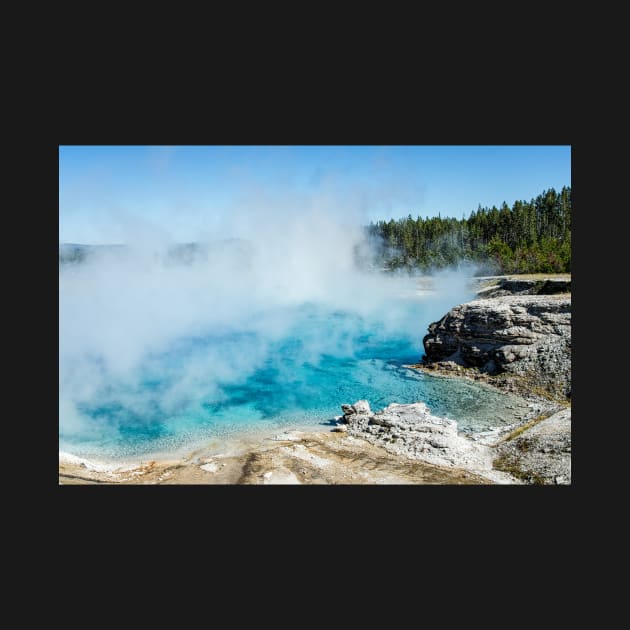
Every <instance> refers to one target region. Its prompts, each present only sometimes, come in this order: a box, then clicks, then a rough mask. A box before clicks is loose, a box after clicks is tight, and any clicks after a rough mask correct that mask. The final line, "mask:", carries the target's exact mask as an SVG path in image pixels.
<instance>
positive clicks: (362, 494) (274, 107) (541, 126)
mask: <svg viewBox="0 0 630 630" xmlns="http://www.w3.org/2000/svg"><path fill="white" fill-rule="evenodd" d="M418 80H419V81H421V79H420V78H419V79H418ZM258 96H260V95H258ZM426 99H428V100H431V95H427V96H426ZM283 105H284V106H280V105H278V102H277V101H274V102H273V103H271V102H269V103H268V102H267V101H266V100H265V99H264V98H253V97H251V98H250V97H248V96H247V95H242V96H241V98H240V100H239V99H236V102H235V101H231V102H229V103H228V102H225V101H222V100H220V99H219V100H218V102H212V103H209V102H208V101H204V100H202V101H200V102H195V103H193V104H191V102H189V101H186V102H185V103H182V104H181V106H180V107H178V108H176V113H175V111H173V110H171V112H170V115H168V116H166V115H164V110H163V109H162V110H160V112H159V115H151V109H150V108H149V107H148V103H147V106H145V105H144V104H140V103H137V102H134V103H131V104H129V103H127V102H125V103H124V104H123V103H118V104H115V106H114V107H113V108H112V109H110V110H109V111H107V110H105V108H104V109H102V110H101V111H99V112H98V113H97V112H95V111H94V110H93V109H92V108H91V107H88V108H86V110H85V111H84V112H83V115H82V116H81V115H79V116H78V118H77V120H75V119H74V118H73V116H71V115H69V116H67V117H66V119H65V120H64V121H63V126H62V127H61V128H59V129H57V130H56V132H55V133H54V134H53V135H54V136H55V138H54V140H53V142H52V144H48V145H46V149H45V156H46V157H45V160H44V163H43V164H42V175H41V178H40V181H41V182H43V181H46V182H48V184H47V185H46V186H41V187H38V190H37V191H36V192H38V193H39V194H40V195H41V198H40V199H39V200H38V201H37V203H38V204H39V207H41V208H45V209H46V210H45V212H43V213H42V214H43V219H42V221H41V223H40V224H39V227H40V229H39V231H38V237H39V240H38V241H37V245H36V247H38V249H39V251H38V252H37V254H36V256H37V257H39V255H40V253H41V254H42V256H41V258H42V259H41V260H39V259H38V258H36V259H37V260H39V261H38V262H37V263H36V265H37V268H38V269H37V274H38V276H40V277H43V278H44V283H43V284H44V290H43V291H42V293H43V294H45V295H47V296H49V298H50V300H49V303H50V304H51V306H52V308H51V311H52V312H51V313H50V315H51V316H50V326H47V327H46V330H47V331H48V333H49V339H48V341H49V345H48V351H47V353H46V355H45V356H46V358H45V360H43V361H42V364H41V365H46V366H47V367H46V368H45V369H44V370H41V371H40V374H42V375H43V376H44V381H45V382H46V386H49V388H48V389H46V400H47V401H48V402H46V403H44V404H43V405H41V406H39V405H38V407H39V408H40V409H42V410H44V411H45V416H47V417H49V416H50V417H55V418H56V415H57V413H56V410H57V401H58V393H57V382H58V379H55V378H54V377H53V375H55V374H57V375H58V292H57V287H58V277H56V276H55V277H53V274H56V273H57V256H58V254H57V245H58V238H57V240H55V236H54V235H55V234H57V237H58V215H57V213H56V212H55V211H54V208H56V207H58V177H57V174H58V146H59V145H60V144H159V145H164V144H369V145H377V144H387V145H393V144H491V145H493V144H563V145H572V168H573V167H574V165H575V160H576V151H575V146H574V145H573V144H572V142H571V139H572V138H571V133H570V132H571V131H572V128H573V127H572V124H571V123H570V121H569V119H568V118H567V117H566V116H565V115H564V113H563V112H561V111H559V109H555V108H550V109H549V111H544V112H542V114H541V111H540V110H536V106H535V105H532V104H531V101H529V100H527V101H526V102H524V103H523V104H522V106H521V107H520V108H518V107H514V103H513V101H510V100H509V99H506V98H503V96H502V95H497V96H496V97H493V98H490V97H488V96H486V97H483V96H481V95H479V94H475V93H469V94H460V93H459V92H458V93H456V94H451V93H449V97H448V98H447V99H436V102H435V107H432V106H429V107H427V106H426V104H425V103H424V102H423V100H422V98H421V99H420V101H419V100H418V99H417V98H415V97H414V98H412V97H411V96H409V97H404V98H400V97H399V98H396V97H394V96H392V99H391V102H390V103H388V104H386V105H385V104H383V102H382V99H380V100H377V101H376V104H375V102H374V99H370V97H369V95H367V94H366V95H364V96H362V97H357V96H356V95H355V96H354V98H347V97H346V95H345V94H338V93H332V92H328V91H327V92H326V93H325V94H324V95H323V96H320V98H319V100H315V99H306V98H305V97H301V98H293V99H291V98H288V99H287V100H286V102H285V103H284V104H283ZM76 113H77V112H76V109H75V110H73V112H72V114H73V115H76ZM577 154H578V155H579V154H580V152H579V151H578V153H577ZM574 198H575V199H576V201H575V209H576V212H575V214H576V215H579V214H580V213H581V212H582V211H583V209H584V207H585V201H584V199H585V193H584V190H583V189H582V187H581V186H580V187H578V195H577V197H574ZM38 216H39V215H38ZM579 224H580V220H579V219H578V226H579ZM44 226H45V227H44ZM578 229H579V228H578ZM573 251H574V254H575V251H576V241H575V237H573ZM574 260H575V255H574ZM42 269H45V271H43V272H42ZM49 274H50V275H49ZM580 284H581V282H580V280H578V292H579V290H580V289H579V286H580ZM55 307H56V308H55ZM40 312H41V311H40ZM47 313H48V311H47ZM47 318H48V315H47ZM419 334H421V332H420V333H419ZM574 367H575V366H574ZM40 369H41V368H40ZM573 390H574V392H575V391H576V388H575V387H574V388H573ZM578 400H579V401H580V402H579V404H580V405H581V404H582V403H583V398H582V397H581V395H580V392H579V391H578ZM50 410H52V413H49V411H50ZM580 415H581V414H580ZM43 423H44V421H42V424H43ZM55 425H56V423H55V422H48V423H47V424H46V427H47V428H48V429H49V430H50V436H49V438H50V439H47V441H46V442H45V443H44V442H43V441H42V445H44V448H43V450H44V455H43V456H42V458H41V459H40V461H45V462H47V465H46V468H45V470H43V471H41V470H38V472H37V475H38V476H39V475H43V476H44V477H45V482H44V485H45V487H46V493H47V494H48V493H50V494H52V496H53V500H54V502H55V503H56V514H57V518H58V519H59V524H60V527H61V529H65V530H66V531H69V532H74V533H77V534H78V532H79V531H80V530H79V528H77V527H76V523H77V522H81V520H82V519H84V518H85V515H86V514H89V519H90V522H91V523H94V524H97V525H99V527H100V529H101V531H102V532H110V533H111V532H112V531H118V530H120V528H121V527H122V526H124V527H125V528H128V527H131V526H133V527H138V526H140V525H141V524H142V523H160V525H161V527H165V528H172V529H170V531H173V532H174V531H177V532H178V535H185V532H186V531H188V532H189V534H190V536H192V537H195V535H198V536H215V535H217V533H218V532H223V533H224V534H225V535H229V534H230V533H233V532H232V529H233V528H236V529H235V531H241V528H242V526H243V523H247V524H248V527H251V528H252V530H256V532H257V533H256V536H257V538H259V539H261V540H262V539H264V537H265V536H270V537H271V539H276V537H277V534H278V533H282V532H290V531H291V530H293V531H299V532H301V531H304V532H306V529H308V530H309V531H310V534H309V537H312V536H316V537H317V536H321V537H323V538H325V539H333V540H337V541H344V540H346V539H347V538H346V537H348V536H351V535H356V536H360V535H361V534H363V535H365V536H367V537H370V536H377V537H378V536H379V532H385V531H390V530H392V529H394V530H396V529H399V531H403V532H406V536H413V535H414V532H416V531H418V532H425V533H426V532H429V531H432V532H436V533H437V532H439V536H440V537H441V538H442V537H444V538H445V539H446V540H451V541H454V540H462V541H465V540H466V539H467V538H469V539H470V541H471V544H474V541H475V539H476V537H477V536H486V539H488V538H489V539H490V540H491V541H492V540H493V538H492V537H493V536H495V535H496V536H498V537H499V538H501V535H502V534H501V532H505V531H509V532H510V534H513V533H515V532H517V531H528V532H535V531H538V530H539V529H541V528H543V529H544V530H545V531H546V532H547V533H549V532H550V530H556V531H558V530H561V529H562V528H564V527H569V526H570V525H569V518H571V508H572V507H574V505H575V496H574V495H575V491H576V488H575V485H576V484H580V483H581V482H582V480H583V479H584V476H585V475H581V474H579V473H578V474H577V475H575V476H574V481H573V485H572V486H569V487H520V486H487V487H484V486H466V487H464V486H384V487H374V486H370V487H362V486H347V487H344V486H325V487H320V486H312V487H298V488H295V487H288V486H287V487H275V488H271V487H266V488H264V489H262V490H261V489H259V488H256V487H248V486H228V487H224V486H172V487H170V486H92V487H90V488H88V487H86V486H63V487H60V486H59V485H58V480H57V478H56V476H55V472H54V470H48V464H50V468H52V467H53V466H55V467H57V466H58V461H57V455H56V449H57V445H58V433H57V427H56V426H55ZM582 456H584V453H582ZM578 470H579V467H578ZM38 481H39V482H40V483H41V481H42V480H41V479H39V480H38ZM94 488H96V489H94ZM132 524H133V525H132ZM110 527H111V529H109V528H110ZM311 540H312V538H311ZM341 544H342V546H343V542H342V543H341Z"/></svg>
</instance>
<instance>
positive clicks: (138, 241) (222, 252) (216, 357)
mask: <svg viewBox="0 0 630 630" xmlns="http://www.w3.org/2000/svg"><path fill="white" fill-rule="evenodd" d="M358 207H359V204H358V203H357V204H355V208H353V206H352V203H351V199H349V198H348V197H345V198H343V199H342V200H341V201H340V199H339V198H337V197H333V196H332V195H330V196H326V195H324V196H321V197H319V198H317V199H315V198H304V197H300V196H298V195H292V196H287V197H284V198H283V199H277V198H271V197H270V196H269V195H268V194H265V192H264V191H260V190H258V191H253V190H252V191H250V192H249V193H248V194H247V195H246V196H244V197H243V199H241V200H240V203H239V204H238V208H237V209H235V210H234V211H233V212H231V213H230V214H229V215H226V216H225V217H224V218H223V220H222V221H221V222H220V224H217V225H216V226H215V229H214V230H213V231H212V232H206V233H205V234H203V242H201V243H200V244H201V245H202V246H203V248H202V250H200V251H196V252H192V253H191V254H190V257H189V258H188V259H187V261H186V262H183V261H182V260H181V259H178V258H176V257H175V258H174V257H172V256H169V255H168V251H169V248H172V247H173V246H175V245H176V244H175V243H174V241H173V240H172V239H170V238H169V236H168V234H165V233H164V231H163V230H161V229H158V228H155V229H153V228H151V226H147V225H146V224H144V223H142V222H137V221H127V222H126V223H125V224H124V229H123V231H124V236H125V240H126V243H127V244H128V247H125V248H120V249H111V250H110V249H105V250H103V251H102V252H97V253H94V254H92V255H90V256H88V258H87V259H86V260H85V261H84V262H83V263H80V264H70V265H62V266H61V267H60V273H59V298H60V299H59V305H60V306H59V307H60V313H59V326H60V329H59V345H60V356H59V364H60V384H59V392H60V408H59V414H60V415H59V424H60V433H63V434H65V435H86V436H89V435H96V436H97V435H98V432H99V431H100V430H101V429H102V427H101V426H99V422H98V421H97V420H95V419H94V418H90V417H88V416H87V415H86V414H85V413H84V412H82V410H81V409H82V406H83V405H85V404H92V405H94V404H105V403H108V402H112V400H111V392H112V391H113V390H115V392H116V394H115V402H116V403H117V404H120V405H122V406H124V407H126V408H128V409H130V410H131V411H133V412H134V413H137V414H138V415H140V416H142V415H144V414H147V413H148V412H149V411H151V410H153V411H155V407H156V405H157V407H158V411H159V412H160V413H162V414H165V415H166V416H168V415H169V414H174V413H176V412H177V411H178V410H179V409H181V408H183V407H186V406H190V405H194V404H195V403H197V402H198V401H201V400H203V399H204V398H207V397H208V396H212V395H214V394H216V395H219V394H220V391H221V386H222V385H224V384H226V383H240V382H243V381H244V379H245V378H246V377H247V376H248V375H250V374H252V373H253V372H254V371H255V370H256V368H257V367H259V366H261V365H262V364H263V363H264V362H265V361H268V360H270V359H271V360H272V361H276V362H277V366H278V369H279V370H280V373H279V377H278V378H280V379H282V378H283V377H284V378H286V379H287V381H290V377H291V373H290V370H291V368H290V367H287V366H286V365H284V364H283V362H282V358H281V357H275V356H274V355H273V353H272V352H271V348H272V345H273V344H274V343H275V342H278V341H279V340H281V339H283V338H285V337H287V336H289V335H290V334H291V331H292V330H293V328H294V326H296V309H297V308H298V307H300V306H302V305H312V306H314V307H316V308H317V309H319V312H321V313H324V314H326V313H333V312H339V311H344V312H349V313H351V314H353V315H356V316H357V318H356V319H357V320H358V319H359V318H375V319H378V320H379V321H381V322H382V324H383V327H384V331H385V332H384V334H388V333H391V334H393V335H399V334H408V335H411V336H413V338H417V339H418V347H419V353H418V359H419V358H420V354H421V343H420V342H421V339H422V337H423V335H424V334H425V333H426V327H427V325H428V324H429V323H430V322H432V321H435V320H437V319H439V318H440V317H441V316H442V315H443V314H444V313H445V312H446V311H447V310H448V309H449V308H451V307H452V306H454V305H455V304H458V303H460V302H463V301H466V300H467V299H470V297H471V293H470V290H469V288H468V282H467V280H468V278H469V277H470V275H471V270H470V269H467V270H463V271H459V272H448V273H442V274H437V275H435V276H434V278H433V288H434V289H435V291H434V292H433V293H428V294H426V295H425V296H419V294H418V282H417V279H416V278H408V277H404V276H393V275H388V274H382V273H378V272H374V271H372V272H368V271H361V270H359V269H357V267H356V264H355V246H357V245H361V244H362V239H363V237H364V234H363V229H362V226H363V225H365V224H366V223H367V220H366V218H365V217H364V216H363V215H362V214H361V212H360V211H359V210H358ZM200 240H201V239H200ZM363 245H364V243H363ZM401 296H403V297H404V296H406V298H407V299H406V300H405V299H403V300H401ZM409 300H411V303H412V307H411V308H410V306H409V305H410V302H409ZM349 321H351V320H348V321H347V322H346V323H345V324H344V325H343V326H342V327H341V328H340V327H336V326H334V325H332V324H331V325H330V326H329V325H328V324H327V323H326V318H325V317H324V318H323V323H322V321H319V323H317V324H313V327H312V328H311V329H307V330H304V329H302V330H301V332H300V334H301V335H302V338H301V342H302V347H301V351H300V352H301V355H300V358H301V359H302V360H304V361H310V362H317V361H318V360H319V358H320V357H321V355H322V354H324V353H325V354H332V355H337V356H344V355H351V354H352V352H353V351H354V350H355V349H356V348H355V347H354V345H353V344H354V342H353V341H352V334H348V333H352V332H353V331H351V330H348V326H350V325H351V324H349V323H348V322H349ZM213 340H217V342H216V343H215V342H214V341H213ZM218 340H221V341H220V342H219V341H218ZM182 346H185V347H187V348H188V349H189V351H188V352H186V353H185V354H183V355H178V356H185V357H186V359H185V360H174V361H173V363H172V364H170V365H169V367H168V368H164V362H160V356H161V355H162V354H163V353H167V352H171V351H172V350H173V349H174V348H177V347H182ZM153 369H154V370H155V379H156V381H157V380H160V378H162V377H163V376H164V374H163V371H164V369H168V370H169V371H170V374H169V375H168V376H169V378H168V379H167V382H168V386H167V387H166V388H165V389H162V390H160V392H159V395H155V394H150V393H148V392H147V390H146V380H147V374H149V376H150V375H151V372H152V370H153ZM160 371H161V373H160ZM338 402H339V403H342V402H349V401H343V400H340V401H338Z"/></svg>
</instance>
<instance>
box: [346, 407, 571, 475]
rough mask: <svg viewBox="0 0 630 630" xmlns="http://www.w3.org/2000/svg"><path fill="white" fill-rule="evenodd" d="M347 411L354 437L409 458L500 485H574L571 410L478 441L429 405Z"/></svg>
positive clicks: (491, 434) (348, 429)
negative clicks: (469, 474) (435, 414)
mask: <svg viewBox="0 0 630 630" xmlns="http://www.w3.org/2000/svg"><path fill="white" fill-rule="evenodd" d="M342 410H343V413H344V415H343V417H340V418H339V423H340V427H344V429H345V431H346V432H347V433H348V434H349V435H351V436H355V437H358V438H362V439H364V440H367V441H368V442H370V443H372V444H375V445H377V446H381V447H383V448H384V449H385V450H387V451H389V452H391V453H394V454H396V455H402V456H404V457H405V458H409V459H415V460H420V461H423V462H426V463H430V464H433V465H437V466H444V467H449V468H457V469H464V470H467V471H470V472H471V473H474V474H476V475H479V476H481V477H484V478H486V479H488V480H489V481H492V482H494V483H503V484H514V483H516V484H518V483H537V484H570V483H571V409H570V408H568V409H562V410H560V411H557V408H556V409H551V408H549V409H548V410H547V411H548V412H549V411H552V412H553V411H555V413H551V415H549V416H547V414H546V413H545V414H542V415H539V416H538V417H537V418H535V419H533V420H530V421H529V422H527V423H525V424H521V425H520V426H517V427H510V428H504V429H501V430H499V429H497V430H494V431H487V432H485V433H483V434H479V435H477V436H476V439H472V438H471V437H469V436H465V435H461V434H459V433H458V431H457V423H456V422H454V421H453V420H449V419H447V418H440V417H437V416H434V415H432V414H431V413H430V411H429V409H428V408H427V406H426V405H425V404H424V403H413V404H408V405H401V404H391V405H389V406H388V407H385V409H382V410H381V411H377V412H372V410H371V409H370V405H369V403H368V402H367V401H366V400H359V401H357V402H355V403H354V404H352V405H342ZM344 429H342V430H344Z"/></svg>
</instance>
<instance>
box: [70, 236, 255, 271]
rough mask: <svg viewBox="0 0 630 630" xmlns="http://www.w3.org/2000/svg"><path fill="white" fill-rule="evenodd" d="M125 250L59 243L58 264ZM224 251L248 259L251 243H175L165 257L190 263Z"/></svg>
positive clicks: (124, 249) (122, 246) (114, 247)
mask: <svg viewBox="0 0 630 630" xmlns="http://www.w3.org/2000/svg"><path fill="white" fill-rule="evenodd" d="M126 250H132V248H131V247H130V246H129V245H85V244H82V243H59V264H60V265H68V264H79V263H82V262H84V261H85V260H87V259H88V258H90V257H92V256H94V255H95V254H103V253H107V252H118V253H120V252H125V251H126ZM225 253H229V254H235V255H237V256H239V257H243V258H244V259H249V257H250V256H251V253H252V244H251V243H250V242H249V241H246V240H244V239H238V238H228V239H222V240H218V241H213V242H211V243H177V244H176V245H173V246H171V247H170V248H169V249H168V250H167V252H166V257H167V259H169V260H171V261H174V262H178V263H182V264H191V263H192V262H193V261H198V260H207V259H208V258H209V257H210V256H211V255H216V254H225Z"/></svg>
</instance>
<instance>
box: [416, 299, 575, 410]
mask: <svg viewBox="0 0 630 630" xmlns="http://www.w3.org/2000/svg"><path fill="white" fill-rule="evenodd" d="M423 343H424V349H425V352H426V356H425V357H424V359H423V363H424V365H425V366H427V367H433V368H442V369H445V370H449V369H451V370H452V369H453V368H457V367H458V366H460V367H463V368H475V369H476V370H478V371H479V372H480V373H483V374H487V375H490V376H497V375H501V376H502V377H503V378H497V379H495V384H497V385H500V386H501V385H502V386H504V387H507V388H508V389H512V390H514V391H518V392H521V393H526V392H529V393H531V392H538V393H542V392H545V393H546V394H548V395H551V396H552V397H555V398H563V397H565V398H570V396H571V297H570V296H564V295H557V296H553V295H550V296H546V295H515V296H513V295H510V296H502V297H495V298H487V299H478V300H473V301H472V302H467V303H465V304H460V305H459V306H456V307H455V308H453V309H451V310H450V311H449V312H448V313H447V314H446V315H445V316H444V317H443V318H442V319H441V320H440V321H438V322H434V323H432V324H431V325H430V326H429V334H428V335H426V336H425V337H424V339H423Z"/></svg>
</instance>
